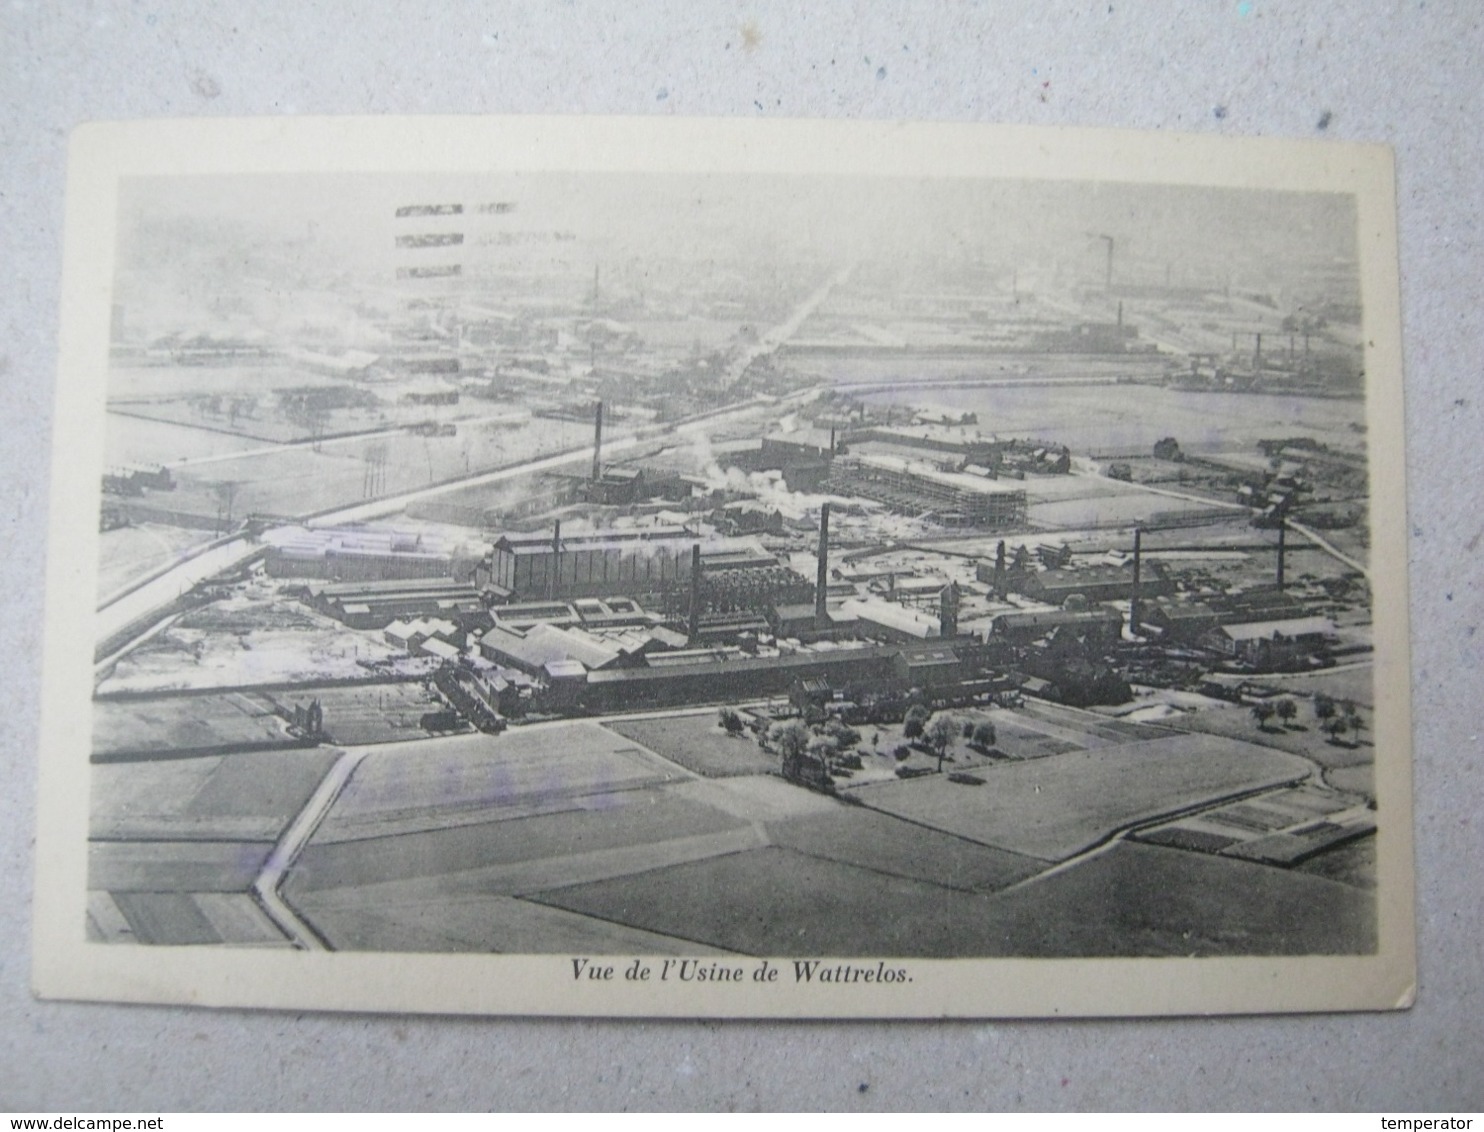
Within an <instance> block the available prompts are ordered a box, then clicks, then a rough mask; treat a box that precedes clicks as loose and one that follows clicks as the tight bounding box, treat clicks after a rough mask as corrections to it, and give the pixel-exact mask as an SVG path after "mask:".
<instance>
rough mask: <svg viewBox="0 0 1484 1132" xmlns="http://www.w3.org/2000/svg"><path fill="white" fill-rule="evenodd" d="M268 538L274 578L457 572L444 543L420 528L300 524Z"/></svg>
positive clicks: (267, 562) (267, 564)
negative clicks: (418, 530) (322, 527)
mask: <svg viewBox="0 0 1484 1132" xmlns="http://www.w3.org/2000/svg"><path fill="white" fill-rule="evenodd" d="M269 538H270V540H271V543H270V545H269V547H268V551H267V553H266V554H265V555H264V558H263V566H264V569H265V570H266V571H267V573H268V576H269V577H270V578H324V579H327V580H331V581H342V582H352V581H379V582H381V581H394V580H401V579H408V578H451V577H452V576H453V572H454V561H453V556H452V555H451V554H450V553H448V552H447V550H445V548H444V546H443V544H442V543H441V542H439V541H438V540H436V539H431V538H428V537H426V536H424V535H421V534H418V533H415V532H403V531H368V530H340V529H335V528H324V529H309V528H304V527H296V528H293V529H290V530H286V531H274V532H272V533H271V534H270V535H269Z"/></svg>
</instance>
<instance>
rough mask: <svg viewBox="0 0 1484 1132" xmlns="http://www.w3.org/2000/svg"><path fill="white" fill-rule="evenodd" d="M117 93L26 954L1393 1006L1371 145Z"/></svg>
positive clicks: (1387, 242)
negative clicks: (411, 121) (242, 108)
mask: <svg viewBox="0 0 1484 1132" xmlns="http://www.w3.org/2000/svg"><path fill="white" fill-rule="evenodd" d="M109 129H111V128H108V127H100V128H98V132H97V133H96V134H94V135H91V136H90V135H88V134H86V133H84V134H83V135H80V138H79V140H78V141H75V143H74V166H73V185H72V188H73V193H74V194H75V195H74V198H73V200H72V201H71V204H70V207H72V208H73V209H74V215H82V208H81V205H79V204H78V201H83V202H84V203H85V204H87V206H88V209H89V211H88V212H87V214H86V219H84V220H80V221H79V222H78V224H77V225H75V226H73V227H70V228H69V232H68V238H69V259H68V267H69V271H71V272H72V274H70V275H69V276H68V279H67V284H68V287H69V291H68V297H69V302H70V304H71V305H70V307H69V306H68V305H67V304H64V310H63V317H64V334H67V335H70V337H68V338H66V339H64V351H63V360H64V364H65V363H66V362H67V359H68V358H69V357H71V358H72V359H74V360H75V361H76V363H77V364H78V366H79V370H78V374H79V377H78V382H77V392H76V393H75V394H71V395H73V396H75V397H76V402H75V403H76V405H77V406H78V417H77V420H78V427H77V429H76V430H75V431H73V432H71V433H70V434H68V433H59V435H58V445H59V454H58V467H59V469H61V468H62V467H63V465H64V464H65V465H67V468H68V469H70V471H69V472H68V474H70V476H71V477H72V478H71V482H73V483H75V484H76V485H77V490H76V491H75V492H72V493H67V494H63V492H62V486H61V481H58V488H57V489H56V493H57V498H56V502H55V504H54V507H55V508H56V512H55V514H54V520H53V535H52V537H53V559H52V567H51V569H52V570H53V571H54V572H55V571H68V572H69V573H68V577H69V579H70V580H71V582H72V583H73V584H72V585H70V586H69V587H68V588H67V589H66V590H64V591H58V590H57V589H56V588H55V587H53V588H52V590H51V591H50V592H49V597H48V601H49V625H48V635H47V650H48V661H47V663H48V680H49V683H48V689H47V692H48V697H49V700H48V712H49V713H50V714H49V715H48V717H47V725H48V727H49V728H50V730H49V732H48V735H49V737H50V738H51V740H52V742H51V743H50V745H49V746H48V747H47V749H46V750H45V752H44V766H43V790H44V797H43V809H42V814H43V821H44V824H43V827H42V834H43V838H44V839H46V841H47V844H46V845H45V846H44V848H45V849H46V850H47V851H46V852H42V853H41V855H40V860H41V863H42V867H43V868H44V869H47V868H52V869H54V871H53V872H52V873H51V874H49V876H50V879H49V881H48V883H47V884H46V885H45V887H44V891H43V886H41V885H38V902H39V903H45V905H46V907H45V911H44V914H39V915H38V920H39V921H40V924H39V928H38V930H39V931H42V932H44V933H46V938H48V939H51V940H56V941H61V942H60V943H59V947H60V948H61V950H60V951H58V952H56V953H55V955H56V956H61V955H63V954H65V955H66V956H68V957H69V958H68V959H67V960H66V961H65V962H63V961H62V959H60V958H53V957H49V956H48V954H47V953H46V952H44V951H41V950H39V951H38V956H37V961H38V964H39V965H40V966H41V967H43V968H45V969H46V972H47V974H46V976H45V977H44V978H42V979H40V980H39V983H40V986H41V988H42V991H43V993H47V987H48V985H50V986H51V987H53V988H54V992H55V993H57V994H59V995H61V996H63V997H70V996H81V997H122V998H144V999H148V1000H163V1001H215V1002H227V1003H241V1004H245V1005H255V1004H267V1005H297V1004H303V1005H330V1006H336V1007H345V1008H359V1007H366V1008H372V1007H374V1008H378V1009H384V1008H392V1009H421V1010H429V1009H432V1010H454V1011H458V1010H483V1011H494V1012H501V1011H512V1010H515V1011H522V1012H536V1013H541V1012H555V1013H585V1012H592V1013H630V1014H635V1013H637V1014H644V1013H686V1012H690V1013H696V1014H702V1015H707V1014H721V1015H725V1014H793V1013H798V1014H809V1015H832V1014H854V1015H859V1014H868V1015H870V1014H876V1015H930V1014H975V1013H977V1014H997V1013H1020V1014H1025V1013H1041V1012H1051V1011H1052V1010H1056V1011H1059V1012H1064V1013H1078V1012H1082V1013H1145V1012H1148V1013H1159V1012H1162V1011H1165V1010H1175V1009H1180V1010H1188V1009H1200V1010H1212V1011H1220V1010H1234V1009H1254V1008H1257V1009H1271V1010H1287V1009H1314V1008H1316V1007H1318V1006H1324V1007H1327V1008H1344V1007H1347V1006H1366V1007H1378V1006H1383V1005H1405V1001H1406V997H1407V995H1408V994H1409V993H1410V992H1409V988H1410V985H1411V978H1412V975H1411V946H1412V944H1411V931H1412V924H1411V899H1412V895H1411V877H1410V828H1411V824H1410V823H1411V814H1410V800H1409V794H1408V774H1409V767H1410V747H1409V721H1408V708H1407V704H1406V702H1405V691H1406V687H1407V682H1408V675H1407V672H1408V669H1407V650H1406V606H1405V590H1404V586H1405V558H1404V556H1403V555H1402V554H1401V552H1400V550H1399V547H1400V540H1401V538H1402V536H1403V534H1404V530H1403V529H1402V518H1401V514H1402V512H1401V504H1400V502H1399V501H1400V499H1401V498H1402V496H1401V492H1402V490H1403V489H1402V484H1401V478H1402V472H1401V462H1400V461H1401V451H1400V419H1399V414H1398V412H1397V406H1398V405H1399V403H1400V374H1399V372H1398V368H1397V365H1398V363H1397V360H1396V359H1397V357H1398V356H1399V354H1398V349H1399V348H1398V346H1397V343H1396V336H1397V331H1396V326H1395V321H1396V314H1395V303H1396V295H1395V291H1396V277H1395V272H1396V265H1395V249H1394V239H1395V237H1394V234H1393V233H1392V231H1391V226H1392V223H1393V222H1392V219H1391V215H1390V213H1389V212H1388V211H1387V210H1388V208H1389V207H1390V196H1389V194H1390V191H1391V190H1390V182H1389V176H1390V167H1389V164H1388V162H1387V159H1386V158H1385V157H1384V155H1383V154H1382V151H1379V150H1375V149H1367V148H1365V147H1355V146H1352V147H1338V146H1331V147H1320V146H1318V145H1315V144H1313V143H1311V144H1310V145H1309V146H1308V147H1307V148H1306V147H1305V146H1304V145H1302V144H1300V143H1294V144H1292V145H1291V146H1289V147H1284V146H1282V145H1279V144H1273V143H1262V144H1260V143H1251V145H1250V146H1246V145H1244V143H1242V142H1239V141H1232V140H1222V139H1205V140H1204V141H1203V142H1202V143H1201V145H1200V146H1199V147H1196V146H1194V143H1192V145H1191V146H1190V147H1185V148H1182V146H1181V144H1180V143H1179V139H1172V138H1160V139H1154V138H1143V137H1140V136H1139V135H1119V136H1112V135H1102V136H1101V137H1102V139H1103V140H1104V141H1105V143H1106V144H1092V145H1087V144H1083V143H1084V142H1086V141H1087V140H1088V139H1087V138H1086V136H1085V135H1074V134H1056V133H1053V132H1050V131H1045V132H1033V131H1019V132H996V131H993V130H984V129H975V128H972V127H954V128H938V129H937V130H936V131H934V130H933V129H931V128H928V127H919V128H914V127H885V126H882V127H869V128H865V127H857V128H855V129H854V130H851V129H846V128H844V124H839V125H838V128H835V129H828V128H825V127H822V126H814V127H805V126H804V125H796V126H795V127H793V128H792V129H791V130H782V129H780V128H778V127H774V128H773V129H772V131H771V132H770V130H769V128H767V127H763V126H761V124H758V125H757V126H755V127H754V126H752V125H750V124H747V123H730V124H728V128H727V129H725V130H720V131H719V133H720V136H718V133H717V132H716V131H712V130H710V129H709V127H708V126H707V125H706V124H703V123H689V124H682V125H680V126H677V125H676V124H674V123H670V124H650V125H646V126H644V127H640V126H639V125H637V124H636V123H634V122H623V121H617V122H606V123H605V122H603V121H602V120H593V121H589V122H585V123H581V124H580V125H578V124H575V123H568V124H566V125H565V126H563V127H560V128H558V127H556V126H553V124H552V123H550V122H547V123H545V124H544V125H539V124H537V125H533V124H530V123H519V122H515V121H511V120H495V121H493V122H488V123H480V121H479V120H477V119H473V120H468V121H465V122H463V123H459V124H457V125H455V124H451V123H445V124H443V125H442V126H440V127H439V129H442V130H445V131H446V134H442V135H438V136H439V138H440V139H441V140H442V144H439V145H435V144H434V142H433V141H432V140H430V139H429V138H428V137H427V136H426V135H425V136H423V140H422V141H421V142H419V143H418V144H415V145H414V146H413V147H412V152H410V153H408V152H405V151H395V152H394V151H393V150H392V148H391V146H392V145H394V144H396V143H398V142H400V141H402V140H405V137H404V135H402V134H400V133H398V127H397V126H395V125H394V124H379V125H374V126H373V125H372V124H368V123H364V122H362V123H359V124H356V123H347V124H342V125H340V126H338V127H335V129H337V130H343V131H344V132H345V137H346V138H347V139H349V140H348V141H347V145H348V146H349V152H342V151H339V150H334V149H331V150H328V151H327V152H324V153H320V152H319V151H317V150H316V146H317V145H318V144H319V143H320V141H322V138H323V136H324V131H325V130H328V129H330V127H329V126H327V125H325V124H324V123H320V124H315V125H306V126H304V127H303V128H301V129H300V130H299V131H298V132H297V133H295V131H294V130H292V129H289V128H288V127H286V126H280V127H279V129H280V130H281V131H282V132H283V133H284V135H285V137H286V139H287V140H280V141H274V140H273V139H267V138H266V136H259V135H257V134H252V132H251V127H248V126H243V127H242V129H241V131H240V136H239V135H233V134H232V124H230V123H215V124H213V125H212V126H211V127H209V129H211V130H215V131H218V132H219V133H221V134H222V136H223V137H225V138H227V139H228V140H227V141H223V142H222V143H221V144H220V145H217V146H215V147H213V146H211V145H207V146H205V147H202V148H198V149H191V147H189V146H186V145H185V144H184V141H185V139H184V138H177V137H175V136H174V135H172V134H171V132H170V130H171V127H170V126H169V124H156V125H155V126H153V127H151V128H150V129H146V130H144V132H143V134H141V135H138V136H136V135H131V134H129V133H128V130H129V127H117V128H112V129H114V131H115V132H113V133H108V132H107V131H108V130H109ZM180 129H181V131H182V132H184V130H185V128H184V127H180ZM195 129H196V130H197V131H198V133H200V132H203V131H204V130H205V129H207V128H205V127H199V126H198V127H196V128H195ZM811 129H812V131H813V132H810V131H811ZM247 135H251V137H249V136H247ZM391 135H396V136H391ZM193 136H194V135H193ZM336 136H339V135H338V134H337V135H336ZM146 143H147V144H146ZM811 143H813V144H811ZM152 146H157V147H158V150H156V149H152V148H151V147H152ZM380 146H386V149H385V151H384V152H386V153H387V154H388V156H387V158H386V160H385V161H384V162H383V163H382V165H380V166H376V165H370V164H368V163H367V161H366V159H365V155H366V154H367V153H377V152H383V150H381V149H379V148H378V147H380ZM156 152H159V153H167V154H169V158H168V160H165V159H159V158H157V157H156V156H154V155H155V154H156ZM80 153H81V154H82V155H83V159H82V160H81V161H80V162H79V159H78V154H80ZM1048 154H1049V155H1050V156H1047V155H1048ZM306 155H308V156H306ZM929 158H931V160H929ZM100 171H101V172H100ZM88 176H91V179H90V180H88V181H87V182H86V183H84V184H82V185H81V187H80V186H79V180H80V178H82V177H88ZM1378 186H1380V187H1379V189H1378ZM69 319H70V320H71V321H68V320H69ZM87 374H92V375H94V376H93V377H92V378H88V377H86V375H87ZM63 378H64V381H65V380H66V379H67V374H66V373H65V372H64V374H63ZM63 396H64V398H65V397H67V396H69V394H68V393H67V392H66V390H65V389H64V391H63ZM59 539H60V540H63V542H64V543H65V544H66V545H67V546H70V547H71V548H73V549H75V550H76V551H77V552H78V553H77V555H76V556H73V557H69V558H68V559H67V560H66V561H65V562H60V561H59V559H58V556H57V547H58V545H59V544H58V540H59ZM67 540H70V541H67ZM54 576H55V574H54ZM89 627H91V628H89ZM49 814H65V817H58V819H57V821H56V822H55V824H53V825H47V824H45V822H46V819H47V815H49ZM69 933H70V934H69ZM38 938H40V937H38ZM368 957H369V959H370V962H371V963H372V964H373V966H370V967H368V966H365V965H363V963H364V961H366V960H367V959H368ZM1126 960H1137V961H1138V962H1137V963H1134V964H1127V963H1122V962H1119V963H1114V962H1113V961H1126ZM1007 961H1036V962H1007ZM1039 961H1050V962H1046V963H1041V962H1039ZM1072 961H1077V962H1072ZM393 963H396V964H405V965H406V967H405V970H406V971H407V972H408V974H407V975H406V976H405V979H404V980H402V982H403V984H404V985H401V986H399V987H398V988H396V989H392V988H389V987H387V986H385V985H382V984H383V983H385V982H386V981H387V980H388V979H389V978H390V976H389V975H388V974H387V972H390V971H392V970H394V969H395V970H401V969H403V968H394V967H392V966H387V965H385V964H393ZM449 963H452V964H455V966H446V965H445V966H440V965H439V964H449ZM374 964H384V965H382V966H375V965H374ZM470 964H477V965H472V966H471V965H470ZM454 971H457V972H459V973H460V975H461V976H464V975H468V974H472V973H476V972H483V973H484V976H481V977H478V978H476V979H475V980H474V981H475V982H477V983H478V986H477V988H470V987H469V986H467V985H462V986H461V985H460V982H461V980H451V979H450V978H449V975H450V973H451V972H454ZM1115 971H1116V972H1120V974H1118V975H1116V976H1115V975H1114V974H1113V972H1115ZM254 972H257V974H254ZM367 972H377V974H376V975H375V977H374V978H371V977H368V976H367ZM516 972H520V974H519V976H518V977H517V976H516ZM486 976H487V977H486ZM1244 980H1245V981H1244ZM1167 984H1168V985H1170V986H1173V987H1175V988H1176V989H1174V990H1169V991H1157V990H1155V989H1154V988H1160V987H1164V986H1166V985H1167ZM1300 985H1301V987H1302V989H1301V990H1296V989H1295V988H1296V987H1299V986H1300ZM409 988H410V989H409ZM1038 988H1039V989H1038ZM1243 988H1246V989H1243ZM1141 996H1142V997H1141Z"/></svg>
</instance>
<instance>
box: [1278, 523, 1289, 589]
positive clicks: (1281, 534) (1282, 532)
mask: <svg viewBox="0 0 1484 1132" xmlns="http://www.w3.org/2000/svg"><path fill="white" fill-rule="evenodd" d="M1287 534H1288V520H1287V519H1285V518H1282V517H1281V516H1280V517H1279V519H1278V588H1279V589H1280V590H1281V589H1282V588H1283V554H1284V550H1285V547H1284V543H1285V542H1287V541H1288V540H1287V538H1286V537H1285V536H1287Z"/></svg>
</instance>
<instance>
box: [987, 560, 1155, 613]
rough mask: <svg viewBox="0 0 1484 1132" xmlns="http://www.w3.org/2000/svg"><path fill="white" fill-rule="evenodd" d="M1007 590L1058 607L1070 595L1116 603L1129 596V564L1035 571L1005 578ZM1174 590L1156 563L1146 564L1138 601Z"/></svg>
mask: <svg viewBox="0 0 1484 1132" xmlns="http://www.w3.org/2000/svg"><path fill="white" fill-rule="evenodd" d="M1009 586H1010V589H1011V590H1012V591H1014V592H1015V593H1020V594H1024V595H1025V596H1026V597H1029V598H1034V599H1035V600H1036V601H1043V602H1045V603H1046V604H1048V605H1061V604H1063V603H1064V602H1065V601H1066V600H1067V598H1069V597H1071V596H1072V595H1073V594H1080V595H1081V596H1082V597H1084V598H1085V599H1086V600H1088V601H1116V600H1118V599H1120V598H1128V597H1130V596H1131V595H1132V593H1133V587H1134V571H1133V569H1132V563H1129V564H1128V565H1125V566H1082V567H1077V568H1074V569H1065V570H1039V571H1033V572H1029V573H1025V574H1020V575H1016V574H1014V573H1011V574H1010V575H1009ZM1173 590H1174V584H1173V583H1172V582H1171V581H1170V579H1169V578H1168V577H1166V576H1165V574H1164V572H1163V570H1162V569H1161V568H1160V566H1159V564H1158V563H1154V562H1151V563H1148V564H1147V565H1146V566H1145V568H1144V572H1143V576H1142V577H1140V578H1139V596H1140V597H1146V598H1147V597H1162V596H1164V595H1166V594H1169V593H1171V592H1172V591H1173Z"/></svg>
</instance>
